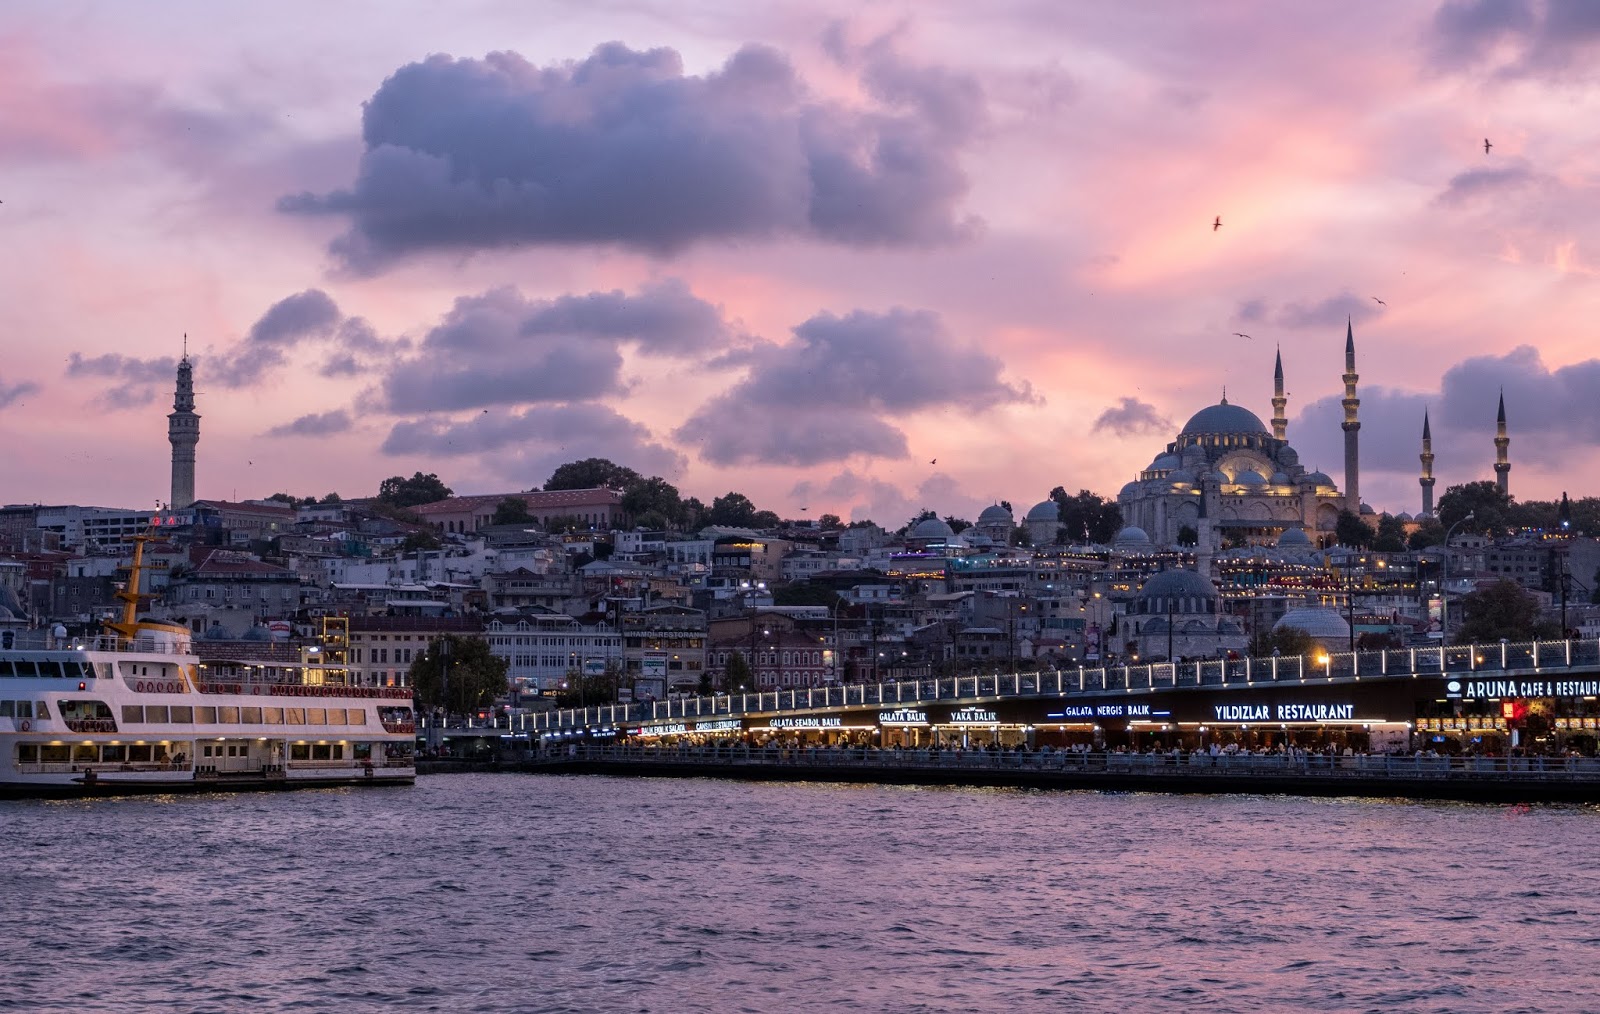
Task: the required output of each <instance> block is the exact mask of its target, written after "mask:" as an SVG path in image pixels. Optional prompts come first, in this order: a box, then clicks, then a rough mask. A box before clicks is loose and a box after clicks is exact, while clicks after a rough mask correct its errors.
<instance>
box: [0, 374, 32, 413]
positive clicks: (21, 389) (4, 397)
mask: <svg viewBox="0 0 1600 1014" xmlns="http://www.w3.org/2000/svg"><path fill="white" fill-rule="evenodd" d="M38 391H39V385H38V384H35V383H34V382H33V381H31V380H23V381H20V382H18V383H15V384H7V383H5V382H4V381H0V408H8V407H10V406H11V405H12V404H14V403H16V402H18V401H21V400H22V399H23V398H26V397H27V396H28V395H30V394H37V393H38Z"/></svg>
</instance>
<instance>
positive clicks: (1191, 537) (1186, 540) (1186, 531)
mask: <svg viewBox="0 0 1600 1014" xmlns="http://www.w3.org/2000/svg"><path fill="white" fill-rule="evenodd" d="M1199 544H1200V533H1199V532H1197V531H1195V529H1194V528H1193V527H1192V526H1190V525H1184V526H1183V527H1181V528H1179V529H1178V545H1180V546H1198V545H1199Z"/></svg>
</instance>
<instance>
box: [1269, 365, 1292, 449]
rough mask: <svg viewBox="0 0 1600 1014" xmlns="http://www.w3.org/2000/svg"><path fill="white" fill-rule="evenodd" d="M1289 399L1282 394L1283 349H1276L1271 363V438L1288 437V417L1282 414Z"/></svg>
mask: <svg viewBox="0 0 1600 1014" xmlns="http://www.w3.org/2000/svg"><path fill="white" fill-rule="evenodd" d="M1288 404H1289V399H1288V398H1286V397H1284V394H1283V350H1282V349H1279V350H1278V356H1277V361H1276V362H1274V363H1273V365H1272V439H1274V440H1287V439H1289V437H1288V433H1289V419H1288V417H1287V416H1285V415H1284V414H1283V410H1284V407H1285V406H1286V405H1288Z"/></svg>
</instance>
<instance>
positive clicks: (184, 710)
mask: <svg viewBox="0 0 1600 1014" xmlns="http://www.w3.org/2000/svg"><path fill="white" fill-rule="evenodd" d="M193 723H194V709H193V708H191V707H190V706H189V705H187V704H174V705H173V706H172V724H173V725H192V724H193Z"/></svg>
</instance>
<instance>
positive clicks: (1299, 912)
mask: <svg viewBox="0 0 1600 1014" xmlns="http://www.w3.org/2000/svg"><path fill="white" fill-rule="evenodd" d="M1597 838H1600V812H1597V811H1595V810H1592V809H1584V808H1555V807H1552V808H1538V807H1536V808H1532V809H1527V808H1505V807H1488V806H1463V805H1455V804H1432V803H1410V802H1395V801H1385V800H1308V799H1294V798H1288V799H1282V798H1267V797H1254V796H1235V797H1192V798H1191V797H1176V796H1159V795H1101V794H1097V793H1068V792H1026V791H1008V790H984V789H915V788H884V787H876V786H821V785H803V784H763V785H754V784H741V783H737V782H714V781H657V780H626V779H604V778H582V777H554V776H531V775H437V776H432V777H427V778H423V779H422V780H421V782H420V783H419V784H418V785H417V786H416V787H415V788H412V789H376V790H371V789H369V790H340V791H319V792H303V793H287V794H259V795H239V796H226V795H217V796H196V797H181V798H149V799H121V800H104V801H93V802H75V803H40V802H4V803H0V1010H26V1011H47V1010H63V1011H66V1010H71V1011H81V1010H115V1011H121V1010H178V1011H234V1010H241V1011H242V1010H252V1011H255V1010H337V1011H359V1010H380V1009H381V1010H388V1009H405V1010H448V1011H457V1010H460V1011H467V1010H495V1011H499V1010H507V1011H659V1012H669V1011H672V1012H676V1011H700V1010H704V1011H741V1010H742V1011H791V1010H834V1009H854V1010H885V1011H945V1010H958V1011H967V1010H974V1011H989V1010H996V1011H1000V1010H1003V1011H1031V1010H1083V1011H1113V1010H1114V1011H1118V1012H1140V1011H1165V1010H1173V1011H1176V1010H1190V1009H1212V1010H1219V1011H1290V1010H1313V1011H1385V1012H1390V1011H1449V1012H1453V1014H1460V1012H1465V1011H1496V1012H1498V1011H1551V1012H1557V1011H1559V1012H1573V1011H1593V1010H1596V1009H1600V961H1597V960H1596V958H1597V956H1600V848H1597V845H1596V841H1597Z"/></svg>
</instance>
